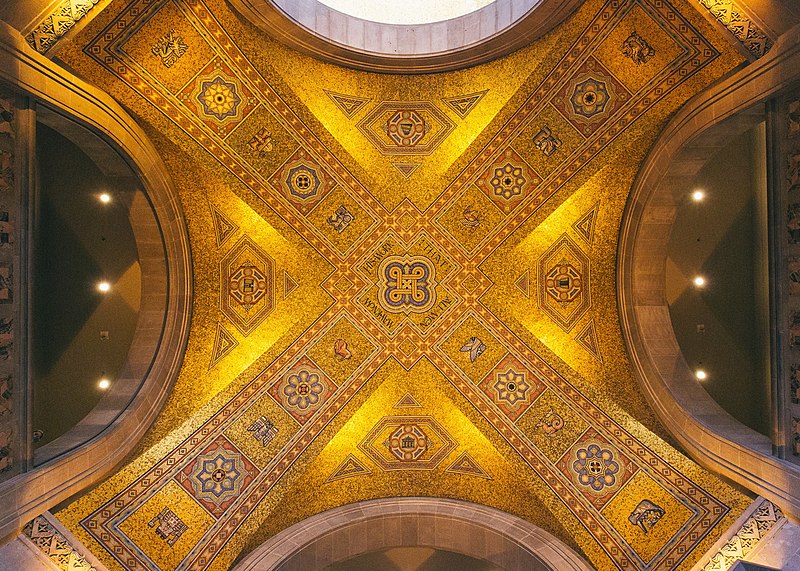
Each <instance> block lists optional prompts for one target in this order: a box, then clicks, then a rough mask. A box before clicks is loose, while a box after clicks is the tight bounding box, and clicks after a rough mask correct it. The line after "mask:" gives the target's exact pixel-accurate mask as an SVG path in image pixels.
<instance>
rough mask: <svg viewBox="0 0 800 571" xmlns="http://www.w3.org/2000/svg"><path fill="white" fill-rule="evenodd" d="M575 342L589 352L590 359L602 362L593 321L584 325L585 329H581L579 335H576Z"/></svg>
mask: <svg viewBox="0 0 800 571" xmlns="http://www.w3.org/2000/svg"><path fill="white" fill-rule="evenodd" d="M575 340H576V341H577V342H578V343H580V344H581V346H582V347H583V348H584V349H586V350H587V351H589V353H591V354H592V357H594V358H595V359H597V360H598V361H600V362H601V363H602V362H603V357H602V355H601V354H600V346H599V345H598V343H597V331H595V328H594V320H590V321H589V323H587V324H586V327H584V328H583V329H581V331H580V333H578V335H577V337H575Z"/></svg>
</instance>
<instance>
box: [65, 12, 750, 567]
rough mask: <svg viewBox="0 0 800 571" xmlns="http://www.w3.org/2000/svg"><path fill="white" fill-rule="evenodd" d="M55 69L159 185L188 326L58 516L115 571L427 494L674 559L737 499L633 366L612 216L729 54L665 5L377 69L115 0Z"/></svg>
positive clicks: (217, 550) (626, 559)
mask: <svg viewBox="0 0 800 571" xmlns="http://www.w3.org/2000/svg"><path fill="white" fill-rule="evenodd" d="M58 57H59V58H61V59H62V60H64V62H65V63H66V64H67V65H68V66H70V67H71V68H73V69H75V70H77V71H78V73H80V74H81V75H82V76H84V77H87V78H89V79H90V80H91V81H93V82H94V83H96V84H97V85H99V86H100V87H101V88H102V89H104V90H106V91H108V92H109V93H110V94H112V95H113V96H114V97H115V98H117V99H118V100H119V101H120V102H121V103H123V104H124V105H125V106H127V108H128V109H129V110H131V112H132V113H133V114H134V115H135V116H136V117H137V119H138V120H139V121H140V123H141V124H142V125H143V127H144V128H145V129H146V131H147V132H148V134H149V135H150V136H151V137H152V140H153V142H154V144H155V145H156V147H157V148H158V149H159V151H160V152H161V154H162V157H163V160H164V161H165V163H166V164H167V166H168V167H169V169H170V171H171V172H172V175H173V177H174V182H175V184H176V186H177V188H178V190H179V192H180V197H181V200H182V205H183V209H184V212H185V214H186V220H187V223H188V226H189V232H190V237H191V244H192V255H193V264H194V291H195V294H194V295H195V297H194V300H195V301H194V307H193V312H192V322H191V323H192V325H191V327H192V329H191V334H190V339H189V344H188V348H187V350H186V357H185V362H184V365H183V369H182V371H181V374H180V377H179V379H178V381H177V382H176V384H175V387H174V390H173V393H172V397H171V399H170V401H169V403H168V404H167V406H166V408H165V409H164V411H163V413H162V414H161V416H160V418H159V420H158V421H157V423H156V425H155V427H154V428H153V430H152V431H151V433H150V434H149V435H148V437H147V438H146V440H145V442H144V443H143V445H142V446H141V448H140V450H139V452H138V453H137V454H136V455H135V456H134V457H133V458H132V459H131V460H130V462H129V463H128V464H127V465H125V466H124V467H122V468H121V469H120V470H119V472H118V473H117V474H115V475H114V476H113V477H111V478H109V479H108V480H107V481H105V482H104V483H103V484H101V485H100V486H98V487H97V488H95V489H94V490H93V491H91V492H90V493H89V494H87V495H86V496H84V497H82V498H80V499H79V500H77V501H75V502H74V503H72V504H71V505H69V506H67V507H66V508H64V509H63V510H61V511H60V512H59V513H58V517H59V519H61V520H62V521H64V522H65V523H66V525H67V526H68V527H69V528H70V530H71V531H72V532H73V533H75V535H77V536H78V537H79V539H81V540H82V541H83V542H84V543H85V544H86V545H87V546H89V547H90V548H91V549H92V551H93V552H94V553H95V554H96V555H97V556H98V557H100V558H101V559H102V560H103V562H104V563H105V564H106V565H108V566H109V568H110V569H157V568H158V569H164V570H167V569H170V570H171V569H175V568H178V567H180V568H193V569H205V568H209V569H227V568H228V567H229V566H230V565H231V563H232V562H233V561H234V560H235V559H236V558H237V557H238V556H239V554H240V553H241V552H242V550H243V549H246V548H251V547H253V546H254V545H257V544H258V543H260V542H262V541H263V540H265V539H266V538H268V537H270V536H272V535H274V534H275V533H277V532H278V531H280V530H282V529H284V528H286V527H288V526H290V525H292V524H294V523H296V522H298V521H300V520H302V519H304V518H306V517H309V516H311V515H313V514H315V513H319V512H321V511H324V510H326V509H329V508H332V507H335V506H338V505H342V504H345V503H349V502H354V501H358V500H363V499H369V498H378V497H386V496H396V495H404V496H443V497H450V498H458V499H463V500H467V501H471V502H477V503H480V504H485V505H488V506H492V507H496V508H498V509H501V510H504V511H506V512H510V513H512V514H515V515H518V516H520V517H522V518H525V519H527V520H529V521H531V522H533V523H535V524H536V525H538V526H540V527H542V528H544V529H546V530H548V531H550V532H552V533H553V534H555V535H556V536H558V537H559V538H561V539H562V540H564V541H566V542H567V543H568V544H569V545H571V546H573V547H574V548H575V549H577V550H579V551H580V552H582V553H583V554H584V555H585V556H586V557H587V558H588V559H589V560H590V561H591V562H592V564H593V565H595V566H596V567H598V568H599V569H612V568H617V567H623V568H634V569H677V568H680V569H689V568H691V567H692V566H693V565H694V564H695V563H696V561H697V560H698V558H699V557H700V556H701V555H702V554H703V553H704V552H705V551H706V550H707V549H708V548H709V547H710V546H711V545H712V544H713V543H714V542H715V541H716V540H717V539H718V538H719V536H720V534H721V533H722V532H723V531H724V530H725V529H727V528H728V527H729V526H730V525H731V524H732V523H733V522H734V521H735V520H736V518H737V517H738V516H739V515H740V514H741V513H742V511H743V509H744V508H745V506H746V505H747V504H748V502H749V500H748V498H746V497H745V496H743V495H742V494H741V493H739V492H737V491H735V490H734V489H732V488H731V487H729V486H728V485H727V484H725V483H723V482H722V481H720V480H719V479H717V478H716V477H714V476H712V475H710V474H709V473H707V472H705V471H704V470H702V469H701V468H699V467H698V466H697V465H695V464H694V463H693V462H691V461H690V460H688V459H687V458H685V457H684V456H683V455H681V454H680V453H679V452H677V451H676V450H675V449H674V448H673V447H672V446H671V445H670V444H669V443H668V441H667V440H665V439H666V438H667V437H666V436H665V434H664V433H663V429H661V428H660V427H659V426H658V424H657V422H656V421H655V419H654V416H653V414H652V413H651V412H650V411H649V410H648V408H647V406H646V404H645V403H644V400H643V398H642V397H641V395H640V393H639V391H638V387H637V385H636V382H635V381H634V379H633V377H632V374H631V371H630V366H629V364H628V362H627V360H626V355H625V349H624V344H623V340H622V336H621V333H620V328H619V319H618V314H617V306H616V292H615V253H616V245H617V231H618V227H619V223H620V219H621V216H622V212H623V208H624V205H625V200H626V196H627V193H628V191H629V189H630V186H631V184H632V181H633V179H634V176H635V175H636V172H637V170H638V168H639V165H640V163H641V161H642V160H643V159H644V157H645V154H646V153H647V151H648V149H649V148H650V146H651V145H652V143H653V141H654V140H655V138H656V136H657V135H658V133H659V130H660V129H661V127H662V126H663V125H664V123H665V121H666V119H667V118H668V117H669V116H670V114H671V113H673V112H675V111H676V110H677V109H678V108H679V107H680V106H681V105H682V104H683V103H684V102H685V101H686V100H687V99H688V98H690V97H691V96H692V95H694V94H696V93H698V92H699V91H701V90H702V89H703V88H704V87H705V86H707V85H708V84H710V83H711V82H712V81H714V80H716V79H717V78H719V77H721V76H723V75H724V74H725V73H727V72H729V71H730V70H731V69H733V68H734V67H735V66H736V65H738V64H739V63H741V61H742V58H741V56H740V55H739V54H738V52H737V51H736V50H734V49H733V48H732V47H731V46H730V45H729V43H728V42H727V40H726V39H724V38H722V37H721V36H720V35H719V33H718V32H717V31H716V29H715V28H713V27H712V26H711V25H710V24H709V23H708V22H707V21H706V20H705V19H704V18H703V17H702V16H700V14H699V13H698V12H697V11H696V9H695V8H694V7H693V6H691V5H690V4H688V3H687V2H685V1H683V0H670V1H666V0H638V1H634V0H630V1H620V0H608V1H607V2H601V1H598V0H590V1H588V2H586V3H585V4H584V5H583V6H582V7H581V8H580V9H579V11H578V12H577V13H576V14H575V15H574V16H573V17H572V18H571V19H570V20H569V21H567V22H566V23H565V24H564V25H562V26H560V27H559V28H558V29H557V30H555V31H554V32H552V33H550V34H548V35H547V36H545V37H543V38H541V39H539V40H538V41H536V42H535V43H534V44H533V45H531V46H530V47H528V48H525V49H523V50H521V51H519V52H516V53H514V54H512V55H510V56H508V57H506V58H504V59H501V60H498V61H495V62H492V63H489V64H485V65H482V66H479V67H475V68H471V69H467V70H463V71H458V72H452V73H445V74H437V75H419V76H392V75H375V74H367V73H362V72H356V71H352V70H348V69H345V68H338V67H334V66H331V65H327V64H323V63H320V62H318V61H316V60H314V59H312V58H309V57H307V56H303V55H299V54H297V53H295V52H291V51H289V50H287V49H285V48H283V47H282V46H280V45H278V44H276V43H274V42H272V41H271V40H269V39H268V38H267V37H265V36H264V35H263V34H261V33H260V32H258V31H257V30H255V28H253V27H252V26H250V25H248V24H247V23H245V22H243V21H242V20H241V19H240V18H239V17H237V15H236V14H235V13H233V12H232V11H231V9H230V7H229V6H228V5H227V4H225V3H224V2H222V1H221V0H134V1H133V2H131V3H128V4H126V3H123V2H119V3H117V2H114V3H112V4H111V5H109V6H108V7H107V8H105V9H103V10H102V12H101V13H100V14H99V15H98V16H97V17H95V18H94V19H93V20H92V21H91V22H90V24H89V25H87V26H86V27H85V28H84V29H83V30H81V31H80V32H79V33H78V34H77V36H76V37H75V39H74V41H72V42H70V43H69V44H67V45H65V46H64V48H63V49H61V50H60V51H59V53H58Z"/></svg>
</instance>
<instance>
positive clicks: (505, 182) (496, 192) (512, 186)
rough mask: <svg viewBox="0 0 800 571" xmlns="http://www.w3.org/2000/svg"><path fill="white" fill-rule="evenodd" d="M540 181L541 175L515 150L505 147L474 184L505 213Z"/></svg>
mask: <svg viewBox="0 0 800 571" xmlns="http://www.w3.org/2000/svg"><path fill="white" fill-rule="evenodd" d="M541 182H542V179H541V177H539V175H538V174H536V172H535V171H534V170H533V169H532V168H531V167H530V165H528V163H527V162H526V161H525V160H524V159H523V158H522V157H521V156H520V155H519V154H518V153H517V152H516V151H515V150H513V149H507V150H506V151H505V152H503V153H501V154H500V156H499V157H497V159H496V160H495V161H494V163H493V164H492V165H491V166H490V167H489V168H488V169H486V171H484V173H483V175H482V176H481V177H480V178H479V179H478V180H477V181H476V183H475V184H477V185H478V187H479V188H480V189H481V190H482V191H483V192H484V194H486V196H488V197H489V199H490V200H491V201H492V202H494V203H495V204H496V205H497V206H498V207H499V208H500V210H502V211H503V212H505V213H506V214H507V213H509V212H511V211H512V210H514V209H515V208H516V207H517V206H519V205H520V204H521V203H522V201H523V200H524V199H525V198H526V197H527V196H528V195H529V194H530V193H531V192H532V191H533V189H534V188H536V186H537V185H538V184H539V183H541Z"/></svg>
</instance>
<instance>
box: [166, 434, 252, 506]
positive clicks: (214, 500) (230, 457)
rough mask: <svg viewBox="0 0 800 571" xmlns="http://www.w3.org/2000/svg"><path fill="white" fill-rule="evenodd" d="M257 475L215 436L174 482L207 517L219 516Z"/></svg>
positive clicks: (224, 440) (230, 446)
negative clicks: (198, 505) (204, 511)
mask: <svg viewBox="0 0 800 571" xmlns="http://www.w3.org/2000/svg"><path fill="white" fill-rule="evenodd" d="M257 475H258V468H256V467H255V466H254V465H253V463H252V462H250V460H248V458H247V456H245V455H244V454H243V453H242V452H240V451H239V449H238V448H236V446H234V444H233V443H232V442H231V441H230V440H228V439H227V438H225V437H224V436H219V437H217V439H216V440H214V441H213V442H212V443H211V444H210V445H208V446H207V447H206V448H205V449H204V450H203V451H202V452H200V454H198V455H197V457H196V458H195V460H194V461H193V462H190V463H189V464H188V465H187V466H186V467H185V468H184V469H183V470H181V472H179V473H178V475H177V476H176V477H175V480H176V481H177V482H178V483H179V484H180V485H181V486H182V487H183V488H184V489H185V490H186V491H187V492H189V495H190V496H192V497H193V498H194V499H195V500H197V503H199V504H200V505H201V506H203V507H204V508H206V509H207V510H208V512H209V513H210V514H211V515H213V516H214V517H219V516H220V515H222V514H223V513H224V512H225V510H227V509H228V507H230V505H231V504H232V503H233V502H234V501H235V500H236V498H238V497H239V495H240V494H241V493H242V492H244V490H246V489H247V487H248V486H249V485H250V484H252V483H253V479H254V478H255V477H256V476H257Z"/></svg>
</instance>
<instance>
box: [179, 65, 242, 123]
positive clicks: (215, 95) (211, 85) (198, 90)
mask: <svg viewBox="0 0 800 571" xmlns="http://www.w3.org/2000/svg"><path fill="white" fill-rule="evenodd" d="M187 57H188V56H187ZM179 97H180V99H181V100H183V102H184V104H185V105H186V106H187V107H188V108H189V109H190V110H192V112H194V113H195V114H196V115H197V116H198V117H199V118H200V119H201V120H202V122H203V123H204V124H205V125H206V126H207V127H209V128H210V129H212V130H213V131H214V132H216V133H218V134H219V135H221V136H227V135H228V134H230V132H231V131H233V129H234V128H236V126H237V125H238V124H239V123H240V122H241V121H242V120H243V119H244V118H245V117H246V116H247V115H248V114H249V113H250V112H251V111H252V110H253V109H254V108H255V103H256V102H255V97H254V95H253V92H252V91H250V88H248V87H247V86H246V85H245V84H244V83H243V82H242V81H240V80H239V79H238V78H237V77H236V74H235V73H234V71H233V69H232V68H231V67H230V66H229V65H228V64H227V63H225V62H223V61H222V60H220V59H214V60H212V61H211V62H209V64H208V65H206V66H205V68H203V70H202V71H201V72H200V74H199V75H198V76H197V78H196V79H195V80H194V82H192V83H190V84H188V85H187V86H186V87H185V88H184V90H183V91H182V92H181V93H180V94H179Z"/></svg>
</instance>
